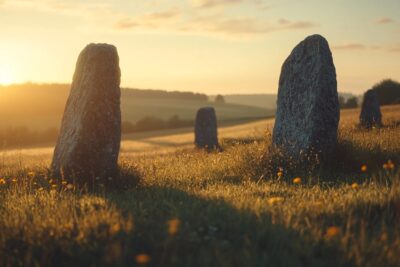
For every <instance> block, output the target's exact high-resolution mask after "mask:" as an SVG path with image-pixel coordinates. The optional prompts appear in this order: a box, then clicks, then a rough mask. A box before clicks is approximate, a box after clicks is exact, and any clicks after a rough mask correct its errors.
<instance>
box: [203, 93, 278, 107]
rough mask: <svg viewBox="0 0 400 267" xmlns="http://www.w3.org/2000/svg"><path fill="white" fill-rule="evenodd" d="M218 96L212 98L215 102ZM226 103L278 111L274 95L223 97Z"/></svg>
mask: <svg viewBox="0 0 400 267" xmlns="http://www.w3.org/2000/svg"><path fill="white" fill-rule="evenodd" d="M215 97H216V96H210V100H211V101H214V99H215ZM223 97H224V99H225V102H226V103H231V104H239V105H246V106H253V107H259V108H264V109H276V98H277V96H276V95H274V94H243V95H239V94H236V95H223Z"/></svg>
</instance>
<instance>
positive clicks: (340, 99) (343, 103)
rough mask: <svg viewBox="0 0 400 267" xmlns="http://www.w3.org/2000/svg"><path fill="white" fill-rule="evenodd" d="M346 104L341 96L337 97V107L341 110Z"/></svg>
mask: <svg viewBox="0 0 400 267" xmlns="http://www.w3.org/2000/svg"><path fill="white" fill-rule="evenodd" d="M345 104H346V99H344V97H343V96H339V107H340V108H343V107H344V106H345Z"/></svg>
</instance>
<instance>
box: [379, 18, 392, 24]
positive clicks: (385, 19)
mask: <svg viewBox="0 0 400 267" xmlns="http://www.w3.org/2000/svg"><path fill="white" fill-rule="evenodd" d="M393 22H394V20H393V19H391V18H388V17H382V18H379V19H377V20H375V24H389V23H393Z"/></svg>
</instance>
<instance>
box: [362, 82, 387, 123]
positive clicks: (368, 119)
mask: <svg viewBox="0 0 400 267" xmlns="http://www.w3.org/2000/svg"><path fill="white" fill-rule="evenodd" d="M360 125H361V126H362V127H365V128H372V127H373V126H376V127H381V126H382V114H381V108H380V105H379V100H378V95H377V94H376V92H375V91H374V90H373V89H370V90H368V91H367V92H365V94H364V99H363V103H362V106H361V113H360Z"/></svg>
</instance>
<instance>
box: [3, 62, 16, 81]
mask: <svg viewBox="0 0 400 267" xmlns="http://www.w3.org/2000/svg"><path fill="white" fill-rule="evenodd" d="M12 82H14V73H13V71H12V69H11V67H10V66H9V65H6V64H0V85H9V84H11V83H12Z"/></svg>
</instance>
